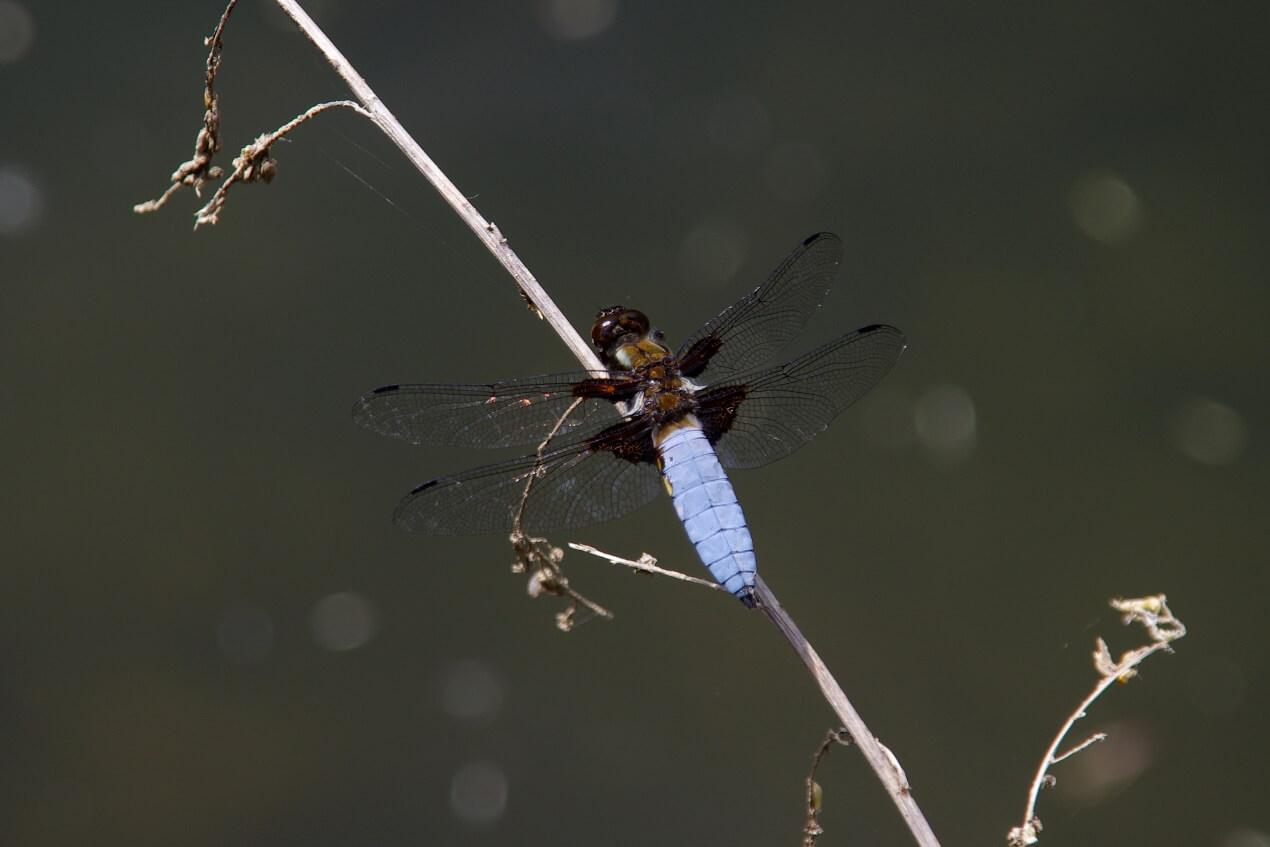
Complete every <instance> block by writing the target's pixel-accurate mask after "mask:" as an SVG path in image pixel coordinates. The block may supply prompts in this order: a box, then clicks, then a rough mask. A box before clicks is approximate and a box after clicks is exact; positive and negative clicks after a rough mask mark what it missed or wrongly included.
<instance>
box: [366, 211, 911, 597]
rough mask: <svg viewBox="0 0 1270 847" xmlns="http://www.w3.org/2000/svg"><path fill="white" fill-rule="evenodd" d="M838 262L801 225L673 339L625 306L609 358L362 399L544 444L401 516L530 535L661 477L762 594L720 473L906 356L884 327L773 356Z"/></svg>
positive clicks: (728, 576)
mask: <svg viewBox="0 0 1270 847" xmlns="http://www.w3.org/2000/svg"><path fill="white" fill-rule="evenodd" d="M841 261H842V242H841V241H840V240H839V239H838V237H837V236H835V235H833V234H832V233H826V232H822V233H818V234H816V235H812V236H810V237H808V238H807V239H805V240H804V241H803V242H802V243H801V244H800V245H799V246H798V247H797V248H796V249H795V250H794V251H793V252H792V253H791V254H790V255H789V256H788V257H787V258H786V259H785V260H784V261H783V262H781V264H780V265H779V266H778V267H777V268H776V270H774V271H773V272H772V273H771V274H770V275H769V276H768V277H767V279H766V280H765V281H764V282H763V284H762V285H760V286H759V287H758V288H756V289H755V290H754V291H752V292H750V293H749V294H747V295H746V296H745V297H742V298H741V299H740V300H739V301H737V302H736V303H734V304H732V305H731V306H729V307H728V308H727V309H724V310H723V311H722V312H720V313H719V314H718V315H716V316H715V317H714V318H711V319H710V320H709V321H707V322H706V323H705V324H704V325H702V326H701V328H700V329H698V330H697V331H696V332H694V333H693V334H692V335H691V336H690V337H689V338H688V340H687V341H685V342H684V343H683V345H682V346H681V347H680V348H679V349H678V351H677V352H675V353H671V351H670V348H669V347H668V346H667V342H666V339H665V336H664V335H663V333H662V332H661V331H659V330H656V329H654V328H652V326H651V324H650V321H649V319H648V317H647V316H646V315H645V314H644V313H643V312H640V311H638V310H636V309H630V308H626V307H623V306H612V307H609V308H606V309H603V310H601V311H600V312H599V314H598V315H597V317H596V320H595V323H594V325H593V327H592V331H591V338H592V341H593V342H594V344H595V346H596V348H597V350H598V352H599V355H600V359H601V361H602V362H603V364H604V366H605V368H606V372H605V373H604V374H603V375H596V374H593V373H589V372H579V373H563V374H550V375H544V376H533V377H527V378H523V379H511V380H507V381H504V382H492V383H480V384H427V383H422V384H409V385H406V384H400V385H388V386H384V387H382V388H377V389H375V390H374V391H371V392H370V393H369V394H366V395H365V396H363V397H362V398H361V399H360V400H358V401H357V404H356V405H355V406H354V408H353V419H354V420H355V421H356V422H357V423H358V424H360V425H361V426H363V427H365V428H367V429H369V430H371V431H373V432H377V433H379V434H381V435H387V436H391V437H393V438H398V439H401V440H403V441H407V442H409V443H411V444H420V445H431V446H438V447H481V448H505V447H525V446H531V445H532V446H533V447H534V448H535V451H534V452H531V453H529V454H527V455H524V456H521V457H520V458H515V459H509V460H505V461H501V462H496V463H494V464H488V465H484V466H482V467H477V468H473V469H471V470H466V471H462V472H459V473H456V474H451V475H450V476H443V477H440V478H438V479H434V480H431V481H430V482H425V483H423V484H422V485H419V486H417V487H416V488H415V489H414V490H413V491H411V492H410V493H409V494H408V495H406V497H405V499H403V500H402V501H401V503H400V505H398V506H397V509H396V512H395V513H394V521H395V522H396V524H397V525H398V526H400V527H402V528H403V529H406V530H408V531H410V532H418V533H427V534H433V535H485V534H497V533H502V534H507V533H509V532H510V531H511V530H512V529H513V523H514V521H515V520H516V518H517V516H518V515H519V516H520V521H521V524H520V525H521V526H522V527H523V529H524V531H525V532H528V533H531V534H534V535H544V534H546V533H550V532H555V531H560V530H566V529H574V528H577V527H582V526H588V525H591V524H596V523H601V522H604V521H608V520H612V519H614V518H617V517H620V516H623V515H626V514H628V513H630V512H632V511H634V510H635V509H638V508H639V507H641V506H644V505H646V504H647V503H649V502H650V501H652V500H653V499H654V498H656V497H657V495H658V492H659V490H660V489H661V488H663V487H664V488H665V489H666V490H667V491H668V492H669V494H670V500H671V503H672V504H673V506H674V510H675V512H676V514H677V515H678V517H679V519H680V521H681V522H682V523H683V525H684V528H685V529H686V531H687V534H688V538H689V540H690V541H691V542H692V544H693V545H694V547H695V548H696V551H697V554H698V556H699V557H700V559H701V561H702V563H703V564H704V565H705V566H706V568H707V569H708V570H709V571H710V573H711V574H712V576H713V577H714V578H715V579H716V580H717V581H718V582H719V583H720V584H721V585H722V586H723V587H724V588H726V589H727V590H728V591H730V592H731V593H732V594H734V595H735V596H736V597H737V598H738V599H740V600H741V602H742V603H744V604H745V605H746V606H749V607H753V606H754V605H755V603H756V598H755V593H754V592H755V578H756V573H757V560H756V558H755V554H754V542H753V538H752V537H751V535H750V531H749V528H748V525H747V523H746V519H745V515H744V513H743V512H742V510H741V506H740V503H739V502H738V501H737V497H736V492H735V491H734V490H733V487H732V484H731V482H730V481H729V479H728V477H727V475H726V473H725V471H724V469H725V468H728V469H736V470H739V469H744V468H756V467H759V466H761V465H766V464H768V463H769V462H773V461H776V460H777V459H780V458H783V457H785V456H787V455H789V454H790V453H792V452H794V451H795V450H797V449H798V448H800V447H802V446H803V445H804V444H807V443H808V442H809V441H811V440H812V439H813V438H815V437H816V436H817V435H819V434H820V433H821V432H823V431H824V430H825V429H826V428H827V427H828V426H829V423H830V422H831V421H832V420H833V419H834V418H836V417H837V416H838V415H839V414H840V413H841V412H842V411H843V410H845V409H846V408H847V407H848V406H850V405H851V404H852V403H854V402H855V401H857V400H858V399H860V397H862V396H863V395H864V394H865V393H866V392H867V391H868V390H869V389H870V388H872V387H873V386H874V385H876V384H877V383H878V381H879V380H881V379H882V377H883V376H885V375H886V374H887V372H888V371H890V369H891V368H892V367H893V366H894V365H895V363H896V362H897V361H898V360H899V358H900V355H901V354H902V353H903V352H904V349H905V346H906V342H905V339H904V335H903V333H901V332H900V331H899V330H898V329H896V328H895V327H892V326H887V325H884V324H873V325H871V326H866V327H863V328H862V329H858V330H856V331H854V332H850V333H847V334H846V335H843V336H842V337H840V338H838V339H836V340H834V341H830V342H829V343H827V344H825V345H823V346H821V347H818V348H816V349H814V350H812V351H811V352H809V353H806V354H804V355H802V356H799V357H797V358H795V359H793V360H792V361H789V362H785V363H784V364H780V365H776V366H766V367H765V366H764V363H766V362H768V360H770V359H772V358H773V357H774V356H775V355H776V354H777V353H778V352H780V351H781V350H782V349H784V348H785V347H786V346H787V345H788V344H789V342H790V341H791V340H793V338H794V337H795V336H796V335H797V334H798V333H799V332H800V331H801V330H802V328H803V326H804V325H805V324H806V323H807V320H808V318H810V317H811V315H812V313H814V312H815V311H816V309H817V308H818V307H819V306H820V303H821V301H822V300H823V299H824V297H825V295H826V294H827V293H828V291H829V287H830V285H831V283H832V282H833V279H834V277H835V276H836V274H837V270H838V266H839V264H840V263H841Z"/></svg>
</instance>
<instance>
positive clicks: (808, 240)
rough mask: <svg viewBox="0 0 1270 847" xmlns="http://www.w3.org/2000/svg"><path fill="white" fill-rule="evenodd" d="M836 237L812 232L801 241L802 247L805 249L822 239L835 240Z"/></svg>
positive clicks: (827, 233)
mask: <svg viewBox="0 0 1270 847" xmlns="http://www.w3.org/2000/svg"><path fill="white" fill-rule="evenodd" d="M837 237H838V236H836V235H834V234H833V233H832V232H813V233H812V234H811V235H809V236H807V237H806V238H804V239H803V246H804V247H807V246H809V245H811V244H813V243H815V242H817V241H819V240H821V239H822V238H837Z"/></svg>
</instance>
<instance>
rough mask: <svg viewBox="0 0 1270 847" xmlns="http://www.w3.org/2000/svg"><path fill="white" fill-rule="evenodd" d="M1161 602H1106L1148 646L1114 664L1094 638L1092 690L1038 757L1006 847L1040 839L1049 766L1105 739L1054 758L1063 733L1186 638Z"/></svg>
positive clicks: (1147, 599)
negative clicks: (1039, 807) (1136, 627)
mask: <svg viewBox="0 0 1270 847" xmlns="http://www.w3.org/2000/svg"><path fill="white" fill-rule="evenodd" d="M1165 599H1166V598H1165V596H1164V595H1163V594H1155V595H1152V596H1150V597H1139V598H1135V599H1131V600H1121V599H1116V600H1112V601H1110V602H1111V607H1112V608H1114V609H1116V610H1117V611H1120V612H1124V617H1123V619H1122V622H1123V623H1124V624H1125V625H1128V624H1130V623H1139V624H1142V626H1143V627H1145V628H1146V631H1147V635H1148V636H1149V637H1150V638H1151V643H1149V644H1146V645H1144V646H1142V647H1138V648H1136V649H1134V650H1130V651H1128V652H1126V653H1124V654H1123V655H1121V657H1120V660H1119V661H1115V660H1113V659H1112V658H1111V651H1110V650H1109V649H1108V648H1107V644H1106V642H1105V641H1103V640H1102V639H1101V638H1099V639H1097V642H1096V644H1095V646H1094V653H1093V657H1094V669H1095V670H1096V671H1098V682H1097V684H1095V685H1094V689H1093V691H1091V692H1090V693H1089V694H1088V695H1087V696H1086V697H1085V699H1084V700H1081V701H1080V705H1078V706H1077V707H1076V709H1075V711H1073V712H1072V713H1071V714H1070V715H1068V716H1067V720H1066V721H1064V722H1063V725H1062V726H1061V727H1060V728H1059V730H1058V734H1057V735H1055V736H1054V740H1053V741H1052V742H1050V746H1049V749H1048V750H1046V751H1045V755H1044V756H1043V757H1042V758H1041V764H1040V767H1038V768H1037V771H1036V777H1035V778H1034V779H1033V780H1032V787H1031V789H1030V790H1029V791H1028V797H1027V807H1026V808H1025V809H1024V810H1023V823H1022V824H1020V825H1019V826H1016V827H1013V828H1012V829H1011V830H1010V831H1009V833H1007V835H1006V842H1007V843H1008V844H1009V845H1010V847H1026V845H1029V844H1035V843H1036V842H1037V841H1038V840H1040V836H1039V834H1038V833H1040V831H1041V819H1040V818H1038V817H1037V816H1036V800H1037V797H1038V796H1039V795H1040V793H1041V789H1042V788H1043V787H1048V786H1050V785H1053V784H1054V782H1055V779H1054V777H1053V775H1051V774H1050V773H1049V769H1050V767H1051V766H1053V765H1055V764H1057V763H1058V762H1061V761H1063V760H1064V759H1066V758H1068V757H1070V756H1073V755H1075V754H1076V753H1079V752H1080V751H1082V750H1084V749H1086V748H1088V747H1090V746H1092V745H1093V744H1095V743H1097V742H1099V741H1102V740H1103V739H1104V738H1106V737H1107V736H1106V734H1104V733H1097V734H1095V735H1093V736H1092V737H1090V738H1089V739H1088V740H1086V741H1085V742H1083V743H1081V744H1078V745H1077V746H1076V747H1074V748H1072V749H1071V750H1069V751H1068V752H1066V753H1064V754H1062V755H1061V756H1056V755H1055V754H1054V753H1055V751H1056V750H1057V749H1058V745H1060V744H1062V743H1063V739H1064V738H1066V737H1067V733H1068V732H1069V731H1071V728H1072V726H1073V725H1074V724H1075V723H1076V721H1078V720H1080V719H1081V718H1083V717H1084V716H1085V713H1086V711H1087V710H1088V709H1089V707H1090V706H1091V705H1092V704H1093V702H1094V701H1095V700H1097V699H1098V698H1099V697H1101V696H1102V694H1103V692H1104V691H1106V690H1107V689H1108V688H1110V687H1111V686H1112V685H1113V684H1115V683H1117V682H1119V683H1124V682H1128V681H1129V680H1130V679H1133V677H1135V676H1137V674H1138V672H1137V670H1136V669H1137V666H1138V665H1139V664H1141V663H1142V661H1143V660H1144V659H1146V658H1147V656H1150V655H1151V654H1152V653H1156V652H1159V651H1164V652H1167V653H1171V652H1173V648H1172V647H1171V646H1169V645H1170V643H1171V642H1173V641H1176V640H1177V639H1179V638H1181V637H1182V636H1184V635H1186V627H1185V626H1183V625H1182V622H1181V621H1180V620H1178V619H1177V618H1175V617H1173V613H1172V612H1171V611H1169V607H1168V604H1167V603H1166V602H1165Z"/></svg>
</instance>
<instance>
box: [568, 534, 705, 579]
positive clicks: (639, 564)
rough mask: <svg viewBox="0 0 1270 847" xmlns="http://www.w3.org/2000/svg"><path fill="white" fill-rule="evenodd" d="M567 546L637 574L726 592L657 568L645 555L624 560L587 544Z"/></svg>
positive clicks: (652, 559) (651, 559) (685, 575)
mask: <svg viewBox="0 0 1270 847" xmlns="http://www.w3.org/2000/svg"><path fill="white" fill-rule="evenodd" d="M569 546H570V547H572V548H573V549H574V550H578V551H581V552H583V553H590V554H591V555H592V556H597V557H599V558H601V559H604V560H606V561H609V562H612V563H613V564H615V565H623V566H625V567H628V568H630V569H632V570H634V571H638V572H639V573H646V574H654V575H656V576H667V577H670V578H671V579H677V580H679V581H681V582H690V583H692V584H693V585H699V586H701V587H702V588H709V589H711V590H713V591H724V592H726V591H727V589H726V588H724V587H723V586H722V585H720V584H719V583H717V582H714V581H713V580H709V579H699V578H698V577H695V576H688V574H686V573H680V572H679V571H669V570H666V569H665V568H659V567H658V566H657V560H656V559H655V558H653V557H652V556H650V555H649V554H647V553H644V554H642V555H641V556H640V557H639V558H638V559H625V558H623V557H621V556H615V555H613V554H612V553H605V552H604V551H603V550H599V549H597V548H595V547H592V546H591V545H589V544H575V543H574V542H572V541H570V542H569Z"/></svg>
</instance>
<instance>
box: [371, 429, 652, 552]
mask: <svg viewBox="0 0 1270 847" xmlns="http://www.w3.org/2000/svg"><path fill="white" fill-rule="evenodd" d="M606 436H608V437H610V439H611V441H610V442H609V443H612V444H614V445H616V446H621V445H624V444H627V443H633V442H634V441H635V440H637V439H640V438H642V439H644V440H645V441H646V440H647V439H648V438H649V434H648V428H647V426H646V425H643V424H641V423H640V422H638V421H634V422H626V423H620V424H618V425H617V426H614V427H611V428H610V429H608V430H605V432H604V433H603V434H601V436H597V438H595V439H586V438H574V439H571V443H566V444H562V445H560V446H558V447H555V448H549V449H548V450H547V451H545V453H544V455H543V457H542V459H541V460H539V459H538V458H537V457H536V456H522V457H520V458H518V459H511V460H509V461H506V462H498V463H495V464H492V465H486V466H484V467H480V468H475V469H472V470H468V471H464V472H462V473H457V474H453V475H451V476H444V477H441V478H440V479H435V480H433V481H431V482H426V483H424V484H423V485H420V486H419V487H418V488H416V489H415V490H414V491H412V492H410V494H409V495H407V496H406V498H405V499H404V500H402V501H401V504H400V505H399V506H398V507H397V511H396V513H395V514H394V520H395V521H396V523H397V525H398V526H400V527H402V528H403V529H406V530H409V531H410V532H422V533H430V534H433V535H488V534H495V533H506V532H510V531H511V528H512V517H513V515H514V514H515V512H516V510H517V508H518V507H519V505H520V501H521V497H522V495H523V494H524V491H525V486H526V484H527V483H528V481H529V480H530V478H531V477H536V478H535V479H534V483H533V487H532V489H531V490H530V494H529V500H528V504H527V506H526V509H525V520H524V528H525V531H526V532H528V533H531V534H539V533H545V532H550V531H555V530H561V529H573V528H575V527H580V526H588V525H590V524H594V523H601V522H603V521H607V520H612V519H613V518H616V517H619V516H621V515H624V514H626V513H628V512H631V511H634V510H635V509H638V508H639V507H640V506H643V505H645V504H646V503H648V502H649V501H650V500H652V499H653V498H654V497H656V496H657V490H658V488H659V487H660V484H661V483H660V478H659V475H658V472H657V466H656V465H655V464H652V463H650V462H646V461H634V460H632V459H628V458H623V457H622V456H620V455H618V453H615V452H612V451H611V450H608V449H604V448H603V447H602V446H598V445H599V444H601V443H603V442H604V438H605V437H606ZM628 440H629V441H628Z"/></svg>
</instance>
